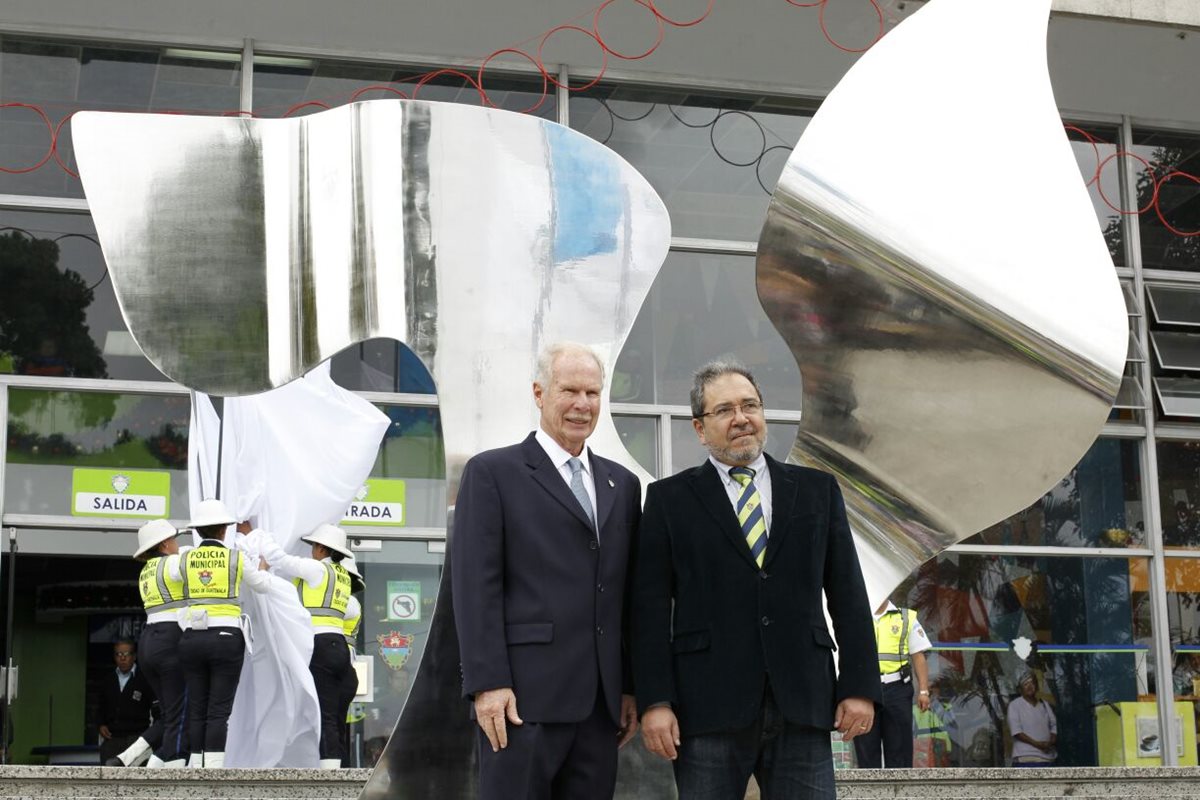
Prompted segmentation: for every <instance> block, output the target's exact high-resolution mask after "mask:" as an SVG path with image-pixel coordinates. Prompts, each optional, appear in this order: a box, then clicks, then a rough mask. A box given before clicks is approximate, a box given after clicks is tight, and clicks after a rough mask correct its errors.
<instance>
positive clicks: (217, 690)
mask: <svg viewBox="0 0 1200 800" xmlns="http://www.w3.org/2000/svg"><path fill="white" fill-rule="evenodd" d="M234 522H236V520H235V519H234V518H233V515H232V514H230V513H229V511H228V509H226V508H225V504H224V503H222V502H221V501H220V500H204V501H202V502H200V503H199V504H198V505H197V506H196V510H195V514H194V516H193V517H192V521H191V524H190V527H192V528H195V529H196V531H197V532H198V533H199V534H200V536H201V541H200V544H199V545H198V546H197V547H195V548H194V549H192V550H190V551H188V552H187V553H186V554H185V555H184V556H182V557H181V558H180V559H179V573H178V574H175V575H171V577H172V578H182V580H183V598H184V601H185V603H186V605H185V607H184V611H183V617H184V621H183V624H184V626H185V628H184V631H183V635H182V636H180V638H179V661H180V663H181V664H182V665H183V676H184V681H185V683H186V686H187V717H188V723H187V725H188V739H189V742H190V744H191V750H192V753H191V757H190V758H189V759H188V766H189V767H200V766H203V767H223V766H225V737H226V734H227V733H228V731H229V714H230V712H231V711H232V710H233V698H234V696H235V695H236V694H237V685H238V681H239V680H241V676H242V661H243V660H244V659H245V654H246V639H245V637H244V636H243V634H242V606H241V599H240V594H241V591H242V586H243V584H245V585H246V586H249V587H250V588H251V589H253V590H254V591H256V592H266V591H268V587H269V586H270V583H271V576H270V575H268V574H267V573H265V572H261V571H259V569H258V565H256V564H254V563H252V562H251V561H250V559H248V558H247V557H246V555H245V554H244V553H243V552H242V551H241V550H231V549H230V548H229V547H227V546H226V545H225V529H226V528H227V527H228V526H230V525H232V524H233V523H234ZM167 572H168V574H170V572H171V570H170V565H168V568H167Z"/></svg>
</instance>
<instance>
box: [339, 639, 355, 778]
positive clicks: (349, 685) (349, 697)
mask: <svg viewBox="0 0 1200 800" xmlns="http://www.w3.org/2000/svg"><path fill="white" fill-rule="evenodd" d="M343 641H345V640H344V639H343ZM346 658H347V663H348V664H349V669H347V670H346V674H345V676H343V678H342V682H341V686H340V694H339V696H338V709H339V710H338V712H337V713H338V720H339V723H340V727H341V730H340V732H339V733H338V736H340V737H341V740H342V752H343V753H345V754H346V755H345V757H344V759H343V762H342V766H343V767H348V766H351V765H350V764H349V763H347V761H346V760H345V759H348V758H349V756H350V753H351V752H353V748H351V747H350V722H349V719H348V718H349V716H350V705H351V704H352V703H353V702H354V695H356V694H358V673H357V672H355V671H354V657H353V656H352V655H351V653H350V647H349V645H346Z"/></svg>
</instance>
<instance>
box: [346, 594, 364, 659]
mask: <svg viewBox="0 0 1200 800" xmlns="http://www.w3.org/2000/svg"><path fill="white" fill-rule="evenodd" d="M360 627H362V606H361V605H360V606H359V607H358V613H357V614H355V615H354V616H352V617H349V616H348V617H346V618H345V619H344V620H342V632H343V633H344V634H345V636H346V644H348V645H350V647H351V649H353V648H354V643H355V642H356V641H358V629H359V628H360Z"/></svg>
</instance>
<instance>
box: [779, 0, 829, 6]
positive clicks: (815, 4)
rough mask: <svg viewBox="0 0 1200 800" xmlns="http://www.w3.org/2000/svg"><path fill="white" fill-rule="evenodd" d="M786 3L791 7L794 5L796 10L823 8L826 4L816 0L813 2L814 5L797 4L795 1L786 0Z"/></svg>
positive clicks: (821, 0)
mask: <svg viewBox="0 0 1200 800" xmlns="http://www.w3.org/2000/svg"><path fill="white" fill-rule="evenodd" d="M787 1H788V3H790V4H791V5H794V6H795V7H796V8H816V7H817V6H823V5H825V3H826V0H817V2H815V3H797V2H796V0H787Z"/></svg>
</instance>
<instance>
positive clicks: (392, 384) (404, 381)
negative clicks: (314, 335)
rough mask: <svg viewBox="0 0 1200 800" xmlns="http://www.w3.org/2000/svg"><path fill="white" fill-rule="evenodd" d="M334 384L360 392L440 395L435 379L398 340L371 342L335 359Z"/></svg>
mask: <svg viewBox="0 0 1200 800" xmlns="http://www.w3.org/2000/svg"><path fill="white" fill-rule="evenodd" d="M329 374H330V375H331V376H332V377H333V380H334V383H336V384H337V385H338V386H341V387H342V388H344V389H350V390H351V391H356V392H399V393H404V394H437V388H436V387H435V386H434V384H433V376H432V375H430V374H429V370H428V369H426V367H425V363H424V362H423V361H421V359H419V358H417V356H416V354H414V353H413V351H411V350H409V349H408V347H407V346H405V345H403V344H401V343H400V342H398V341H396V340H395V339H368V340H366V341H365V342H359V343H358V344H356V345H351V346H350V347H347V348H346V349H345V350H343V351H342V352H340V353H338V354H337V355H335V356H334V357H333V359H332V361H331V363H330V368H329Z"/></svg>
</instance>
